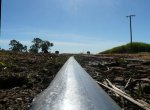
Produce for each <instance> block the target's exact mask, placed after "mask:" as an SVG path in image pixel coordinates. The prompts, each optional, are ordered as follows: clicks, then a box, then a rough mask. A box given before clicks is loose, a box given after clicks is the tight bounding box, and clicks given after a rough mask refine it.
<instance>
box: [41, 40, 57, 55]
mask: <svg viewBox="0 0 150 110" xmlns="http://www.w3.org/2000/svg"><path fill="white" fill-rule="evenodd" d="M53 45H54V44H53V43H50V42H49V41H43V42H42V44H41V49H42V52H44V53H48V50H49V49H50V47H52V46H53Z"/></svg>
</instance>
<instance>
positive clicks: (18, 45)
mask: <svg viewBox="0 0 150 110" xmlns="http://www.w3.org/2000/svg"><path fill="white" fill-rule="evenodd" d="M9 45H10V46H11V47H10V49H11V50H12V51H17V52H23V51H24V49H26V50H27V46H23V45H22V44H21V43H20V42H19V41H16V40H11V41H10V43H9Z"/></svg>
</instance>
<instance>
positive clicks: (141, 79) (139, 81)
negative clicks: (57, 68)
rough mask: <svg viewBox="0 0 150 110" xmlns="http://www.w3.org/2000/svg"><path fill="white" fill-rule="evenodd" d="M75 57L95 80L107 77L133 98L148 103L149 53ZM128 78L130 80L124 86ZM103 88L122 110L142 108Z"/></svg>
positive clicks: (149, 98) (101, 80)
mask: <svg viewBox="0 0 150 110" xmlns="http://www.w3.org/2000/svg"><path fill="white" fill-rule="evenodd" d="M76 59H77V60H78V62H79V63H80V64H81V65H82V67H83V68H85V70H86V71H87V72H88V73H89V74H90V75H91V76H92V77H93V78H94V79H95V80H96V81H98V82H102V83H106V79H109V80H110V81H111V82H112V84H114V85H115V86H116V87H118V88H119V89H121V90H123V91H124V92H126V93H128V94H129V95H131V96H132V97H133V98H134V99H139V100H143V101H145V102H147V103H149V104H150V54H130V55H129V54H126V55H119V54H116V55H96V56H91V55H90V56H85V55H84V56H77V57H76ZM129 79H130V82H129V84H128V86H127V87H125V86H126V84H127V82H128V81H129ZM101 87H102V86H101ZM103 89H104V90H105V91H106V92H107V93H108V94H109V95H110V96H111V97H112V98H113V99H114V100H115V101H116V102H117V103H118V104H119V105H120V106H121V107H122V108H124V110H142V109H141V108H140V107H138V106H137V105H135V104H133V103H131V102H129V101H127V100H126V99H122V98H120V97H118V96H116V94H115V93H114V92H112V91H110V90H108V89H106V88H105V87H103Z"/></svg>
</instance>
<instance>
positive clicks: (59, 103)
mask: <svg viewBox="0 0 150 110" xmlns="http://www.w3.org/2000/svg"><path fill="white" fill-rule="evenodd" d="M31 110H121V108H120V107H119V106H118V105H117V104H116V103H115V102H114V100H112V99H111V98H110V97H109V95H108V94H107V93H105V92H104V90H103V89H102V88H101V87H100V86H99V85H98V84H97V83H96V82H95V81H94V80H93V79H92V78H91V77H90V76H89V75H88V73H87V72H86V71H85V70H84V69H83V68H82V67H81V66H80V65H79V63H78V62H77V61H76V60H75V59H74V57H70V58H69V60H68V61H67V62H66V63H65V64H64V66H63V67H62V68H61V69H60V71H59V72H58V73H57V75H56V77H55V78H54V80H53V81H52V83H51V84H50V85H49V87H48V88H47V89H46V90H44V91H43V92H42V93H40V94H39V95H38V96H37V97H35V98H34V99H33V102H32V107H31Z"/></svg>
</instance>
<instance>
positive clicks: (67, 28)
mask: <svg viewBox="0 0 150 110" xmlns="http://www.w3.org/2000/svg"><path fill="white" fill-rule="evenodd" d="M149 10H150V0H2V10H1V12H2V20H1V22H2V27H1V37H0V47H1V48H4V49H9V48H10V46H9V42H10V40H13V39H15V40H17V41H19V42H21V43H22V44H23V45H27V46H28V49H29V48H30V46H31V45H32V43H31V41H32V40H33V38H37V37H38V38H41V39H42V40H48V41H50V42H52V43H54V46H53V47H52V48H51V51H52V52H55V51H60V53H86V52H87V51H90V52H91V53H99V52H101V51H104V50H107V49H110V48H112V47H116V46H119V45H122V44H126V43H128V42H130V33H129V32H130V31H129V18H127V17H126V16H127V15H131V14H134V15H136V16H135V17H133V18H132V28H133V41H136V42H146V43H150V30H149V29H150V12H149Z"/></svg>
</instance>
